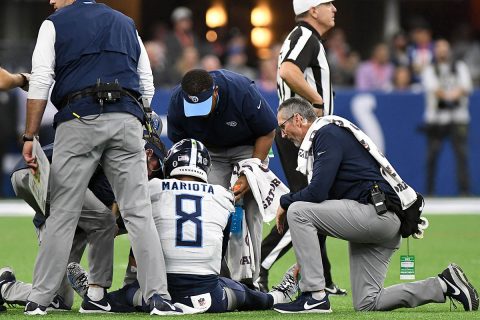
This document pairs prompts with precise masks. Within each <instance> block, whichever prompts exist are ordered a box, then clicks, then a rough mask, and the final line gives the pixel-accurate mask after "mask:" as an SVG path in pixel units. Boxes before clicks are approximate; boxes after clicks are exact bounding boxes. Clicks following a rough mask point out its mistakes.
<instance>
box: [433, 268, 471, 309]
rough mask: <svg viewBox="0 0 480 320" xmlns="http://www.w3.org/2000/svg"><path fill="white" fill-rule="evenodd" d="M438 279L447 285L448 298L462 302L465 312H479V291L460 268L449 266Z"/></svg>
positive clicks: (446, 294)
mask: <svg viewBox="0 0 480 320" xmlns="http://www.w3.org/2000/svg"><path fill="white" fill-rule="evenodd" d="M438 277H439V278H440V279H442V280H443V281H444V282H445V284H446V285H447V292H446V293H445V296H446V297H449V298H450V299H455V300H457V301H458V302H460V303H461V304H462V305H463V308H464V309H465V311H473V310H478V302H479V301H478V293H477V290H475V288H474V287H473V286H472V285H471V284H470V282H468V279H467V276H466V275H465V273H464V272H463V271H462V269H460V267H459V266H457V265H456V264H454V263H451V264H449V265H448V267H447V269H445V270H443V272H442V273H440V274H439V275H438Z"/></svg>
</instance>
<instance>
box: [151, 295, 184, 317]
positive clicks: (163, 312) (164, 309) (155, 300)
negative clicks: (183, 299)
mask: <svg viewBox="0 0 480 320" xmlns="http://www.w3.org/2000/svg"><path fill="white" fill-rule="evenodd" d="M149 310H150V315H152V316H153V315H157V316H167V315H168V316H174V315H182V314H183V311H182V309H180V308H178V307H176V306H174V305H173V304H172V303H170V301H167V300H165V299H163V298H162V297H161V296H160V295H159V294H157V293H156V294H154V295H153V296H152V297H151V298H150V301H149Z"/></svg>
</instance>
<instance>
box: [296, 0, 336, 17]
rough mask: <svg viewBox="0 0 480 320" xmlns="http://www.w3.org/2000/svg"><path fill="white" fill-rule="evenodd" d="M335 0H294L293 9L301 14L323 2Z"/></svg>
mask: <svg viewBox="0 0 480 320" xmlns="http://www.w3.org/2000/svg"><path fill="white" fill-rule="evenodd" d="M332 1H333V0H293V11H295V15H297V16H298V15H299V14H301V13H304V12H305V11H308V10H309V9H310V8H311V7H316V6H318V5H319V4H322V3H328V2H332Z"/></svg>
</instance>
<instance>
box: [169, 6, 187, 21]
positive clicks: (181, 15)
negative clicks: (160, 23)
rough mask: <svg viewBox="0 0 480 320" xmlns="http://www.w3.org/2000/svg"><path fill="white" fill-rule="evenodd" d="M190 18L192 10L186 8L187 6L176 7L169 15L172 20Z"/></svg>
mask: <svg viewBox="0 0 480 320" xmlns="http://www.w3.org/2000/svg"><path fill="white" fill-rule="evenodd" d="M190 18H192V10H190V9H188V8H187V7H178V8H176V9H175V10H173V12H172V15H171V19H172V22H177V21H180V20H182V19H190Z"/></svg>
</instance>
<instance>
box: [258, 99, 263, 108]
mask: <svg viewBox="0 0 480 320" xmlns="http://www.w3.org/2000/svg"><path fill="white" fill-rule="evenodd" d="M261 106H262V100H260V103H259V104H258V106H257V109H260V107H261Z"/></svg>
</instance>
